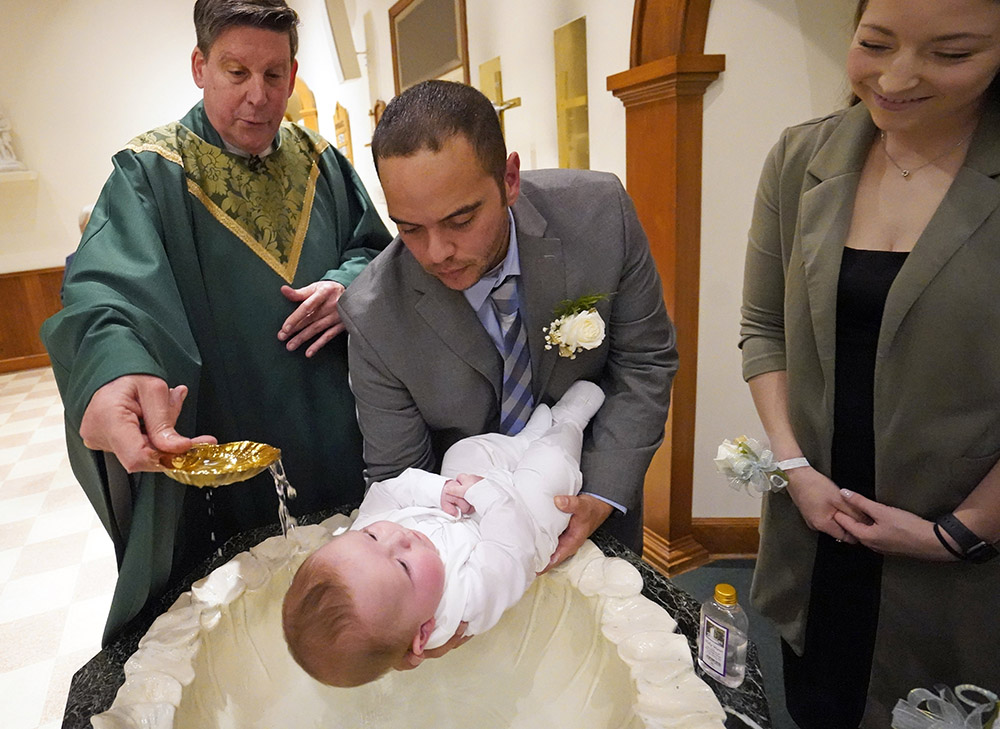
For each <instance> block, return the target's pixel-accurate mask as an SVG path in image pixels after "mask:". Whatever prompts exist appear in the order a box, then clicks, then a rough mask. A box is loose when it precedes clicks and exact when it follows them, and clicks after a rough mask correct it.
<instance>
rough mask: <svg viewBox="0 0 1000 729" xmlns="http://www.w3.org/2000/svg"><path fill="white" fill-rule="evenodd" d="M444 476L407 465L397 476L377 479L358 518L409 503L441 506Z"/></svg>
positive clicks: (409, 504) (401, 507)
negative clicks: (382, 479)
mask: <svg viewBox="0 0 1000 729" xmlns="http://www.w3.org/2000/svg"><path fill="white" fill-rule="evenodd" d="M447 480H448V479H446V478H445V477H444V476H439V475H438V474H436V473H430V472H429V471H423V470H421V469H419V468H407V469H406V470H405V471H403V472H402V473H401V474H399V475H398V476H396V477H395V478H390V479H388V480H386V481H376V482H375V483H373V484H372V485H371V486H370V487H369V489H368V493H366V494H365V498H364V500H363V501H362V502H361V507H360V508H359V513H358V519H357V521H358V522H360V521H362V519H363V518H366V517H369V516H372V515H374V514H382V513H385V512H387V511H394V510H396V509H403V508H405V507H407V506H428V507H432V508H438V509H440V508H441V490H442V489H444V484H445V481H447Z"/></svg>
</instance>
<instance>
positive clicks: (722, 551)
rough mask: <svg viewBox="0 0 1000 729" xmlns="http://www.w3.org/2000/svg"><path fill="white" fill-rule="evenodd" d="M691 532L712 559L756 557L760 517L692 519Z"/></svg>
mask: <svg viewBox="0 0 1000 729" xmlns="http://www.w3.org/2000/svg"><path fill="white" fill-rule="evenodd" d="M691 532H692V533H693V535H694V538H695V539H696V540H697V541H698V542H699V543H700V544H702V545H703V546H704V547H705V549H707V550H708V551H709V553H711V555H712V559H724V558H728V557H756V556H757V549H758V547H759V546H760V519H758V518H757V517H755V516H753V517H751V516H748V517H738V518H706V519H692V520H691Z"/></svg>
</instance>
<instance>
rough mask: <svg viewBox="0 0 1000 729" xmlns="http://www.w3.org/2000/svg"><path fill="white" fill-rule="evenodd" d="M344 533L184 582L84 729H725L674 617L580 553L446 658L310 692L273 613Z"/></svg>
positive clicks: (298, 537) (343, 522) (314, 531)
mask: <svg viewBox="0 0 1000 729" xmlns="http://www.w3.org/2000/svg"><path fill="white" fill-rule="evenodd" d="M350 523H351V519H350V518H349V517H346V516H343V515H337V516H334V517H331V518H330V519H328V520H326V521H325V522H323V523H322V524H319V525H313V526H307V527H299V528H297V529H295V530H294V531H293V532H292V533H291V534H289V537H288V539H285V538H283V537H272V538H271V539H267V540H265V541H264V542H262V543H260V544H259V545H257V546H256V547H253V548H252V549H251V550H250V551H249V552H243V553H241V554H239V555H237V556H236V557H235V558H234V559H232V560H231V561H230V562H227V563H226V564H225V565H223V566H222V567H219V568H218V569H217V570H215V571H214V572H212V573H211V574H209V575H208V576H207V577H205V578H204V579H202V580H200V581H199V582H196V583H195V584H194V585H193V586H192V588H191V591H190V592H187V593H184V594H183V595H181V597H180V598H178V600H177V601H176V602H175V603H174V605H173V606H172V607H171V608H170V609H169V610H168V611H167V612H166V613H164V614H163V615H161V616H160V617H159V618H157V619H156V621H155V622H154V623H153V625H152V626H151V627H150V629H149V631H148V632H147V633H146V635H145V636H144V637H143V638H142V640H141V641H140V642H139V649H138V650H137V651H136V652H135V653H134V654H133V655H132V657H131V658H130V659H129V660H128V661H127V662H126V663H125V677H126V680H125V683H124V684H123V685H122V687H121V688H120V689H119V691H118V695H117V698H116V699H115V701H114V703H113V705H112V706H111V708H110V709H109V710H108V711H106V712H104V713H102V714H99V715H97V716H95V717H94V718H93V720H92V723H93V725H94V727H96V728H97V729H125V728H126V727H129V728H133V727H143V728H150V729H167V728H168V727H198V728H199V729H208V728H209V727H219V728H220V729H230V728H232V729H236V728H237V727H238V728H240V729H245V728H250V727H261V728H262V729H263V728H264V727H267V728H268V729H275V728H278V727H295V728H296V729H297V728H299V727H324V728H327V727H330V728H332V727H345V728H346V727H350V728H351V729H354V728H355V727H379V729H394V728H395V727H399V728H400V729H402V728H406V729H422V728H424V727H426V728H428V729H430V728H431V727H433V728H434V729H451V728H454V729H459V728H461V729H467V728H469V727H475V728H476V729H492V728H494V727H497V728H499V727H506V728H518V729H537V728H539V727H546V728H547V729H561V728H563V727H565V728H566V729H599V728H603V727H609V728H612V727H613V728H614V729H641V728H650V729H652V728H653V727H671V728H677V729H701V728H703V727H706V728H707V727H712V728H713V729H720V728H721V727H722V725H723V720H724V717H725V715H724V713H723V710H722V707H721V706H720V705H719V702H718V700H717V699H716V698H715V695H714V694H713V693H712V690H711V689H710V688H709V687H708V686H707V685H706V684H705V683H704V682H703V681H702V680H701V679H700V678H699V677H698V676H697V675H695V673H694V670H693V667H692V660H691V652H690V650H689V649H688V644H687V640H686V639H685V638H684V636H683V635H680V634H679V633H675V632H674V629H675V628H676V623H675V621H674V620H673V618H671V617H670V615H669V614H668V613H667V612H666V611H665V610H663V609H662V608H661V607H659V606H658V605H656V604H655V603H653V602H651V601H650V600H647V599H646V598H645V597H643V596H642V595H640V594H639V592H640V590H641V589H642V579H641V577H640V576H639V573H638V572H637V571H636V570H635V568H634V567H632V565H630V564H629V563H628V562H626V561H625V560H622V559H617V558H607V557H605V556H604V555H603V554H602V553H601V551H600V550H599V549H598V548H597V547H595V546H594V545H593V544H592V543H590V542H587V543H586V544H584V548H583V549H581V550H580V552H579V553H578V554H577V555H576V556H575V557H573V558H572V559H571V560H568V561H567V562H566V563H565V564H564V565H562V566H560V567H559V568H557V569H555V570H553V571H552V572H550V573H548V574H546V575H543V576H542V577H540V578H539V579H537V580H535V583H534V584H533V585H532V587H531V589H530V590H529V591H528V593H527V594H526V595H525V597H524V598H523V599H522V600H521V601H520V602H519V603H518V604H517V605H516V606H515V607H513V608H511V609H510V610H508V611H507V613H506V614H505V615H504V617H503V619H502V620H501V622H500V623H499V624H498V625H497V626H496V627H495V628H493V629H492V630H490V631H489V632H487V633H485V634H483V635H480V636H476V637H475V638H474V639H473V640H472V641H470V642H469V643H467V644H466V645H465V646H463V647H462V648H460V649H457V650H454V651H452V652H451V653H449V654H448V655H446V656H444V657H443V658H439V659H437V660H429V661H425V662H424V663H423V665H421V666H420V667H419V668H418V669H416V670H413V671H407V672H403V673H396V672H390V673H389V674H388V675H386V676H384V677H383V678H381V679H379V680H378V681H375V682H374V683H371V684H368V685H367V686H362V687H359V688H351V689H340V688H331V687H329V686H324V685H322V684H320V683H317V682H316V681H314V680H313V679H311V678H310V677H309V676H307V675H306V674H305V673H304V672H303V671H302V670H301V669H300V668H299V667H298V666H297V665H296V664H295V662H294V661H293V660H292V658H291V656H290V655H289V653H288V650H287V649H286V647H285V642H284V639H283V637H282V633H281V602H282V598H283V597H284V594H285V591H286V590H287V589H288V585H289V584H290V583H291V580H292V576H293V575H294V574H295V570H296V569H297V568H298V566H299V564H300V563H301V562H302V560H304V559H305V557H306V556H307V555H308V554H309V553H310V552H312V551H313V550H314V549H316V548H317V547H319V546H320V545H322V544H323V543H325V542H326V541H327V540H328V539H329V538H330V537H331V536H332V535H333V534H336V533H339V532H341V531H343V530H345V529H346V528H347V527H348V526H349V525H350Z"/></svg>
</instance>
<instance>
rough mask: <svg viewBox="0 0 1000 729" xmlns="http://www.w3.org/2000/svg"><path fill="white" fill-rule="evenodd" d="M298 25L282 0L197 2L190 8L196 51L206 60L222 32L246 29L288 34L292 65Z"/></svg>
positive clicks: (297, 41)
mask: <svg viewBox="0 0 1000 729" xmlns="http://www.w3.org/2000/svg"><path fill="white" fill-rule="evenodd" d="M298 24H299V16H298V14H297V13H296V12H295V11H294V10H292V9H291V8H290V7H288V5H286V4H285V0H197V2H195V4H194V30H195V33H196V34H197V37H198V48H200V49H201V52H202V54H203V55H204V56H205V57H206V58H208V53H209V51H210V50H211V48H212V44H213V43H215V39H216V38H218V37H219V34H220V33H222V31H224V30H226V29H227V28H233V27H236V26H240V25H247V26H251V27H253V28H262V29H263V30H273V31H274V32H276V33H286V34H288V44H289V48H290V49H291V52H292V56H291V57H292V60H293V61H294V60H295V54H296V52H298V50H299V32H298V30H297V29H296V26H298Z"/></svg>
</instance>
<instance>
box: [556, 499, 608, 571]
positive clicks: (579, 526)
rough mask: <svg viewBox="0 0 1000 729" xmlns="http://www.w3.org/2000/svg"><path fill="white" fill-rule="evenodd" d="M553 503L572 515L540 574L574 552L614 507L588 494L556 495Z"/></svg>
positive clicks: (560, 509)
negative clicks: (547, 564)
mask: <svg viewBox="0 0 1000 729" xmlns="http://www.w3.org/2000/svg"><path fill="white" fill-rule="evenodd" d="M555 503H556V508H557V509H559V511H564V512H566V513H567V514H572V516H571V517H570V519H569V526H568V527H566V530H565V531H564V532H563V533H562V534H560V535H559V543H558V544H557V545H556V551H555V552H553V553H552V559H550V560H549V566H548V567H546V568H545V569H544V570H542V572H541V574H544V573H545V572H548V571H549V570H550V569H552V568H553V567H555V566H556V565H557V564H559V563H560V562H563V561H565V560H567V559H569V558H570V557H572V556H573V555H574V554H576V550H578V549H579V548H580V546H581V545H582V544H583V543H584V542H585V541H586V540H587V538H588V537H589V536H590V535H591V534H593V533H594V532H595V531H596V530H597V527H599V526H600V525H601V524H603V523H604V520H605V519H607V518H608V517H609V516H611V510H612V509H613V508H614V507H613V506H611V504H609V503H608V502H606V501H601V500H600V499H596V498H594V497H593V496H591V495H589V494H580V495H579V496H556V497H555Z"/></svg>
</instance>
